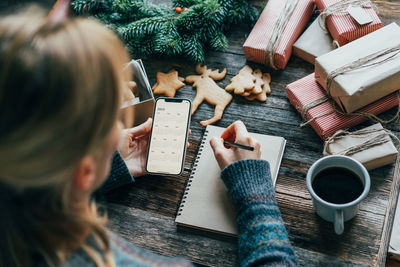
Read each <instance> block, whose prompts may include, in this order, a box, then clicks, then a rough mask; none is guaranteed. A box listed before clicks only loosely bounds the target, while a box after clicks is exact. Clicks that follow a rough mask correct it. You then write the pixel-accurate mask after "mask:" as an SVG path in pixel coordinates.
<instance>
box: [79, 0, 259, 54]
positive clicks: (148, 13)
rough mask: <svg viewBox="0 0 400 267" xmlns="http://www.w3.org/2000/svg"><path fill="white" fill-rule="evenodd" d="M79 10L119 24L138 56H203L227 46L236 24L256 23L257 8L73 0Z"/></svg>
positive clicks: (241, 3) (235, 1) (233, 1)
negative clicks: (231, 31) (227, 32)
mask: <svg viewBox="0 0 400 267" xmlns="http://www.w3.org/2000/svg"><path fill="white" fill-rule="evenodd" d="M71 6H72V8H73V10H74V11H75V13H76V14H79V15H88V16H93V17H95V18H96V19H98V20H100V21H102V22H104V23H105V24H106V25H107V27H109V28H110V29H112V30H114V31H115V32H116V33H117V34H118V35H119V36H120V37H121V39H122V40H123V41H124V42H125V44H126V45H127V47H128V48H129V51H130V52H131V53H132V55H133V56H135V57H138V56H141V55H148V56H158V55H166V56H184V57H187V58H188V59H190V60H192V61H194V62H202V61H204V48H205V47H209V48H211V49H214V50H225V49H226V48H227V47H228V41H227V38H226V36H225V34H224V32H226V31H227V30H228V29H229V28H230V27H231V25H232V24H234V23H242V22H247V23H249V24H253V23H254V22H255V20H256V19H257V17H258V11H257V9H256V8H255V7H254V6H252V5H250V4H249V3H248V2H247V0H172V6H174V7H179V8H181V9H180V10H182V8H187V10H186V9H185V11H182V12H180V13H179V12H175V9H173V8H168V7H166V6H164V5H155V4H152V3H150V2H149V1H148V0H74V1H73V2H72V3H71Z"/></svg>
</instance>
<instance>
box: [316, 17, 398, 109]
mask: <svg viewBox="0 0 400 267" xmlns="http://www.w3.org/2000/svg"><path fill="white" fill-rule="evenodd" d="M395 47H397V50H396V51H394V52H391V53H389V54H387V55H383V56H380V57H378V58H375V59H373V60H371V61H369V62H366V63H365V64H361V65H362V66H366V65H369V66H368V67H361V68H358V69H353V70H350V71H346V72H344V73H343V74H340V75H338V76H336V77H334V79H333V80H332V82H331V85H330V86H329V88H328V86H327V77H328V76H329V75H331V74H332V73H334V72H335V71H337V70H338V69H341V68H343V67H344V66H346V65H348V64H352V63H353V62H356V61H357V60H361V59H364V58H366V57H368V56H371V55H374V54H375V53H379V52H382V51H384V50H385V49H390V48H395ZM399 52H400V27H399V26H398V25H397V24H396V23H392V24H390V25H387V26H385V27H383V28H382V29H379V30H377V31H375V32H373V33H370V34H368V35H366V36H364V37H361V38H360V39H358V40H355V41H353V42H351V43H349V44H347V45H345V46H343V47H340V48H338V49H335V50H333V51H331V52H329V53H327V54H325V55H322V56H320V57H317V58H316V59H315V77H316V79H317V81H318V83H319V84H320V85H321V86H322V87H323V88H324V89H326V91H328V94H329V95H330V96H331V97H332V98H333V99H334V100H335V101H336V103H337V104H338V105H339V107H340V108H341V109H342V110H343V111H344V112H346V113H351V112H353V111H355V110H358V109H360V108H362V107H364V106H366V105H368V104H370V103H372V102H374V101H376V100H377V99H379V98H382V97H384V96H386V95H388V94H390V93H392V92H394V91H397V90H398V89H399V88H400V53H399Z"/></svg>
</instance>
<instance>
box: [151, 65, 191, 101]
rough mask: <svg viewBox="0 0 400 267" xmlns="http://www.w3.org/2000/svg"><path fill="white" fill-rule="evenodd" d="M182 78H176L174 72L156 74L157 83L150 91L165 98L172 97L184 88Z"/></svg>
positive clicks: (176, 74)
mask: <svg viewBox="0 0 400 267" xmlns="http://www.w3.org/2000/svg"><path fill="white" fill-rule="evenodd" d="M184 81H185V79H184V78H182V77H179V76H178V72H177V71H176V70H173V69H172V70H170V71H169V72H168V73H162V72H157V83H156V84H155V85H154V86H153V88H152V90H153V91H154V93H155V94H164V95H165V96H167V97H174V96H175V93H176V91H178V90H179V89H181V88H182V87H184V86H185V84H184V83H183V82H184Z"/></svg>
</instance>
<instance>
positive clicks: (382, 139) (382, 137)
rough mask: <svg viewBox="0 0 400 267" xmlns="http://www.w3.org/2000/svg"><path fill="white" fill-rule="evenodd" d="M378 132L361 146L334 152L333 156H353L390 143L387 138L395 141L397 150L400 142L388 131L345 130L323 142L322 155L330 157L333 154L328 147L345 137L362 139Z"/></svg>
mask: <svg viewBox="0 0 400 267" xmlns="http://www.w3.org/2000/svg"><path fill="white" fill-rule="evenodd" d="M378 132H382V133H380V134H378V135H376V136H374V137H373V138H370V139H368V140H366V141H364V142H362V143H361V144H358V145H354V146H351V147H349V148H347V149H345V150H342V151H340V152H336V153H335V154H339V155H345V156H351V155H354V154H356V153H359V152H362V151H365V150H368V149H370V148H372V147H374V146H379V145H381V144H384V143H387V142H389V141H391V139H390V138H388V136H389V137H391V138H392V139H393V140H395V142H397V146H396V149H397V150H399V145H400V141H399V139H398V138H397V136H396V135H394V134H393V133H392V132H391V131H389V130H387V129H361V130H358V131H354V132H349V131H346V130H339V131H337V132H336V133H335V134H334V135H332V136H331V137H329V138H328V139H327V140H326V141H325V143H324V151H323V153H324V155H332V154H333V153H332V151H331V149H330V145H331V144H333V143H335V142H336V141H338V140H340V139H343V138H344V137H346V136H352V137H356V138H364V137H365V136H367V135H370V134H372V133H378Z"/></svg>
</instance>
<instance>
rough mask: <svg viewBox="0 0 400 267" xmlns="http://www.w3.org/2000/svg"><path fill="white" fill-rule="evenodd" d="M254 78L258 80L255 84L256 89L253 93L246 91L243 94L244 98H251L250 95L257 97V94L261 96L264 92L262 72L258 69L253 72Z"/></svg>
mask: <svg viewBox="0 0 400 267" xmlns="http://www.w3.org/2000/svg"><path fill="white" fill-rule="evenodd" d="M252 74H253V76H254V78H255V79H256V81H255V82H254V88H253V89H252V90H251V91H245V92H244V93H243V94H241V95H242V96H250V95H257V94H261V92H262V90H263V85H264V83H265V82H264V80H263V78H262V75H263V74H262V72H261V70H260V69H256V70H255V71H253V73H252Z"/></svg>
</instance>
